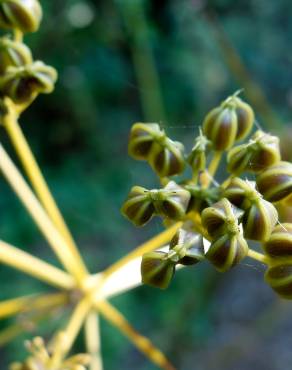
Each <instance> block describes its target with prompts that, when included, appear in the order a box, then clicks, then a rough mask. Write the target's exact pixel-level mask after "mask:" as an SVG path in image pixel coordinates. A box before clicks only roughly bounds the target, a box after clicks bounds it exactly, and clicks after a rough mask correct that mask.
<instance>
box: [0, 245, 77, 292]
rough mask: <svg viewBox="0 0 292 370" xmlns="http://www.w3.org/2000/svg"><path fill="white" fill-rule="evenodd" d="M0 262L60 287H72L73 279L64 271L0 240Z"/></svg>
mask: <svg viewBox="0 0 292 370" xmlns="http://www.w3.org/2000/svg"><path fill="white" fill-rule="evenodd" d="M0 262H1V263H4V264H5V265H8V266H10V267H13V268H15V269H17V270H19V271H22V272H24V273H26V274H28V275H31V276H33V277H35V278H36V279H39V280H41V281H44V282H46V283H48V284H50V285H53V286H55V287H58V288H61V289H69V290H70V289H72V288H73V287H74V285H75V281H74V279H73V278H72V277H71V276H70V275H68V274H67V273H66V272H64V271H62V270H60V269H58V268H57V267H54V266H52V265H50V264H48V263H46V262H44V261H42V260H40V259H38V258H37V257H34V256H32V255H30V254H28V253H26V252H24V251H22V250H20V249H18V248H15V247H13V246H12V245H10V244H7V243H5V242H3V241H1V240H0Z"/></svg>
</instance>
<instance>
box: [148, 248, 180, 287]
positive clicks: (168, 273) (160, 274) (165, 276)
mask: <svg viewBox="0 0 292 370" xmlns="http://www.w3.org/2000/svg"><path fill="white" fill-rule="evenodd" d="M174 273H175V263H173V262H172V261H170V260H169V259H168V255H167V253H165V252H149V253H145V254H144V255H143V257H142V263H141V275H142V283H143V284H147V285H151V286H154V287H156V288H160V289H166V288H167V287H168V285H169V283H170V281H171V279H172V278H173V275H174Z"/></svg>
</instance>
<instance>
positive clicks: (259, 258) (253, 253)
mask: <svg viewBox="0 0 292 370" xmlns="http://www.w3.org/2000/svg"><path fill="white" fill-rule="evenodd" d="M247 255H248V257H250V258H252V259H254V260H257V261H259V262H261V263H264V264H265V265H267V264H268V263H269V258H268V257H267V256H265V255H264V254H262V253H259V252H256V251H254V250H253V249H249V250H248V253H247Z"/></svg>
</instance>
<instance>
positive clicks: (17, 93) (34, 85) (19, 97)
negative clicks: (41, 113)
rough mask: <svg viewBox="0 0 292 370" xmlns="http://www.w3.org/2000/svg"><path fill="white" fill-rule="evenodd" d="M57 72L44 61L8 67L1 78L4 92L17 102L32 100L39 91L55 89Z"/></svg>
mask: <svg viewBox="0 0 292 370" xmlns="http://www.w3.org/2000/svg"><path fill="white" fill-rule="evenodd" d="M56 80H57V72H56V70H55V69H54V68H53V67H50V66H47V65H45V64H44V63H42V62H34V63H33V64H30V65H27V66H22V67H8V68H7V70H6V73H5V75H4V76H3V77H2V78H0V90H1V92H2V94H4V95H7V96H9V97H10V98H11V99H12V100H13V101H14V102H15V103H16V104H22V103H27V102H29V101H31V99H33V98H34V97H35V96H36V95H37V94H38V93H45V94H48V93H50V92H52V91H53V89H54V85H55V82H56Z"/></svg>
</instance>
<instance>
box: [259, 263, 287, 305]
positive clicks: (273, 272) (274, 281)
mask: <svg viewBox="0 0 292 370" xmlns="http://www.w3.org/2000/svg"><path fill="white" fill-rule="evenodd" d="M265 281H266V282H267V283H268V284H269V285H270V286H271V288H272V289H273V290H274V291H275V292H276V293H277V294H279V295H280V296H281V297H282V298H286V299H292V264H291V263H289V262H285V261H279V262H277V264H274V265H272V266H270V267H269V268H268V269H267V271H266V273H265Z"/></svg>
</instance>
